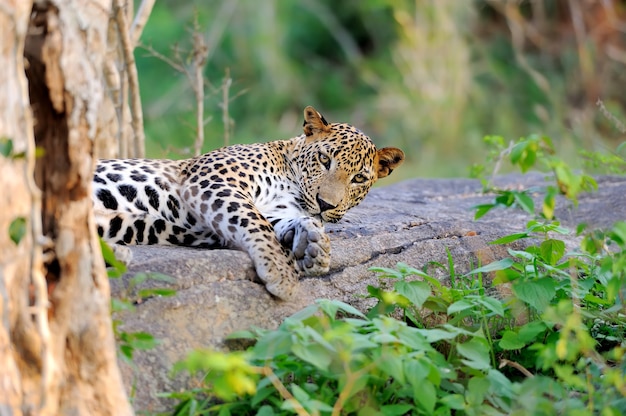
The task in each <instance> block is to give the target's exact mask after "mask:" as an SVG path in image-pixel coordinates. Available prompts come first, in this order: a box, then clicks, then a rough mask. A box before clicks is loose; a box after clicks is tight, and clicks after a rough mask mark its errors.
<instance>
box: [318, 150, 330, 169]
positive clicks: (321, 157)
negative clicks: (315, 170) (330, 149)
mask: <svg viewBox="0 0 626 416" xmlns="http://www.w3.org/2000/svg"><path fill="white" fill-rule="evenodd" d="M318 158H319V160H320V163H321V164H322V165H324V167H325V168H326V169H330V157H328V155H327V154H325V153H322V152H320V153H319V156H318Z"/></svg>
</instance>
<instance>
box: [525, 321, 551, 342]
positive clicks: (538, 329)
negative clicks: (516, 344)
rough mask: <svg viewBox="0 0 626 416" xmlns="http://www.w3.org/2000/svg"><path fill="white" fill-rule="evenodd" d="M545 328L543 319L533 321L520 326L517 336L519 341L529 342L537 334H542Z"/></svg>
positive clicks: (533, 339)
mask: <svg viewBox="0 0 626 416" xmlns="http://www.w3.org/2000/svg"><path fill="white" fill-rule="evenodd" d="M546 329H548V327H547V326H546V324H544V323H543V321H533V322H529V323H527V324H526V325H523V326H522V327H520V329H519V332H518V336H519V339H520V341H522V342H525V343H526V344H529V343H531V342H533V341H535V338H536V337H537V335H539V334H542V333H543V332H545V330H546Z"/></svg>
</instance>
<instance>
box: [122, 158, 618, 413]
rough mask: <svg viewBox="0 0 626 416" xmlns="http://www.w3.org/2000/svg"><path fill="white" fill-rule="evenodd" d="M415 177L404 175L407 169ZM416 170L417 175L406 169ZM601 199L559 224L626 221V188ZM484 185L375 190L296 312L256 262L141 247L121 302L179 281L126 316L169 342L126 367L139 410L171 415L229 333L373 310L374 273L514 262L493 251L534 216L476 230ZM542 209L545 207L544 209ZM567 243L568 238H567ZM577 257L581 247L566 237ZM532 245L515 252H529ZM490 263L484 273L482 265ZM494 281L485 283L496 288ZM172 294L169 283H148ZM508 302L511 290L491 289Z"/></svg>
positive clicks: (334, 235) (436, 183)
mask: <svg viewBox="0 0 626 416" xmlns="http://www.w3.org/2000/svg"><path fill="white" fill-rule="evenodd" d="M404 168H405V167H403V169H404ZM406 168H410V167H406ZM543 177H544V176H543V175H540V174H533V175H525V176H508V177H503V178H500V179H499V185H500V186H503V187H515V188H520V187H521V188H528V187H531V186H539V185H541V184H543V183H544V180H543ZM598 183H599V187H600V189H599V190H598V191H597V192H594V193H591V194H586V195H583V196H582V197H581V198H580V205H579V207H578V208H577V209H574V208H573V207H572V206H571V204H569V203H567V202H566V201H565V200H563V199H562V198H559V201H558V207H557V216H558V218H559V219H560V220H561V221H562V222H563V223H564V224H565V225H566V226H569V227H572V228H573V227H575V225H576V224H578V223H579V222H587V223H588V224H589V225H590V226H591V227H608V226H610V225H611V224H612V223H613V222H615V221H617V220H623V219H624V218H626V204H625V203H624V200H625V197H624V195H626V178H624V177H601V178H598ZM492 200H493V195H483V194H482V193H481V185H480V183H479V182H478V181H477V180H467V179H429V180H426V179H414V180H409V181H405V182H402V183H399V184H395V185H392V186H387V187H384V188H379V189H374V190H372V191H371V192H370V194H369V195H368V196H367V198H366V199H365V201H363V203H362V204H361V205H359V206H358V207H357V208H355V209H353V210H351V211H350V212H348V214H347V215H346V216H345V217H344V219H342V220H341V221H340V222H339V223H337V224H329V225H327V226H326V230H327V232H328V233H329V235H330V237H331V245H332V259H331V264H330V272H329V273H328V275H326V276H321V277H316V278H306V279H302V280H301V281H300V294H301V295H300V297H298V298H297V299H296V300H294V301H293V302H291V303H287V302H281V301H278V300H276V299H275V298H272V297H271V296H270V295H269V294H268V293H267V291H266V290H265V288H264V287H263V285H262V284H259V283H256V282H254V278H255V273H254V268H253V266H252V262H251V261H250V258H249V257H248V256H247V255H246V254H245V253H243V252H240V251H233V250H201V249H190V248H184V247H163V246H162V247H159V246H140V247H133V248H132V250H133V258H134V264H132V265H131V272H130V273H128V275H127V276H125V277H124V278H123V279H122V280H116V281H113V283H112V293H113V296H118V297H119V296H127V294H126V293H125V292H126V288H128V285H127V283H128V279H130V278H132V276H133V275H134V273H136V272H145V271H152V272H161V273H165V274H169V275H170V276H173V277H175V283H174V284H173V285H172V287H174V288H175V289H176V290H177V294H176V296H174V297H168V298H158V297H157V298H151V299H144V300H142V301H141V302H139V304H138V305H137V311H136V312H132V313H125V314H124V315H122V316H120V317H119V318H121V320H122V321H123V322H124V325H123V326H122V329H123V330H125V331H128V332H134V331H147V332H150V333H152V334H153V335H154V336H155V337H156V338H158V339H160V340H161V341H162V342H161V344H159V346H158V347H157V348H156V349H153V350H149V351H145V352H143V351H141V352H139V353H138V354H137V356H136V364H137V366H136V368H140V369H141V371H136V370H135V369H133V368H130V367H126V366H123V367H122V371H123V374H124V379H125V382H126V383H127V385H128V386H130V385H136V386H137V392H136V397H135V399H134V402H133V403H134V406H135V407H136V409H137V410H148V411H155V410H161V409H164V408H166V406H167V405H166V403H165V402H164V401H163V400H162V399H161V400H160V399H158V398H157V397H156V394H157V393H159V392H162V391H178V390H179V389H182V388H185V387H186V388H189V387H190V386H191V385H192V384H191V383H188V381H187V380H183V379H182V378H177V379H175V380H173V379H171V378H170V375H169V374H170V370H171V368H172V365H173V363H175V362H176V361H177V360H179V359H181V358H183V357H184V356H185V354H186V353H188V352H189V351H190V350H192V349H194V348H200V347H207V346H210V347H213V348H226V347H230V346H232V344H229V343H227V342H226V341H225V337H226V335H228V334H229V333H231V332H233V331H236V330H241V329H248V328H250V327H252V326H256V327H263V328H274V327H276V326H278V325H279V324H280V323H281V322H282V321H283V320H284V319H285V317H287V316H289V315H290V314H292V313H294V312H295V311H297V310H299V309H301V308H303V307H305V306H306V305H309V304H310V303H311V302H313V301H314V299H316V298H326V299H339V300H342V301H344V302H348V303H350V304H352V305H353V306H355V307H357V308H359V309H361V310H366V309H367V308H369V307H371V306H372V305H373V303H372V300H371V299H365V298H364V297H363V296H362V295H364V294H366V293H367V285H379V284H380V282H379V281H378V280H377V278H376V276H375V274H374V273H373V272H371V271H369V268H370V267H373V266H382V267H395V265H396V264H397V263H398V262H404V263H407V264H409V265H411V266H413V267H416V268H418V269H421V268H422V267H424V266H427V265H428V264H431V262H438V263H440V264H443V265H445V266H447V264H448V252H447V250H449V252H450V254H451V255H452V258H453V260H454V264H455V270H456V273H457V274H458V275H460V274H463V273H466V272H468V271H469V270H470V267H471V266H472V265H473V266H474V267H475V266H477V265H478V264H483V265H485V264H488V263H490V262H492V261H495V260H499V259H501V258H503V257H506V256H507V250H506V249H507V247H504V246H498V245H490V244H489V242H490V241H493V240H495V239H497V238H500V237H502V236H504V235H507V234H512V233H516V232H521V231H524V227H525V224H526V222H527V221H528V220H529V216H528V215H526V214H524V213H523V212H521V211H516V210H506V211H505V210H500V209H498V210H495V211H494V212H491V213H489V214H488V215H487V216H486V217H484V218H483V219H481V220H479V221H473V211H472V210H471V207H472V206H474V205H478V204H484V203H488V202H490V201H492ZM536 202H537V203H539V200H537V201H536ZM559 238H560V237H559ZM563 238H565V239H566V241H567V243H568V246H569V247H568V248H570V249H573V248H575V247H576V245H577V244H578V239H577V238H576V237H575V236H573V235H570V236H565V237H563ZM523 244H527V242H526V241H519V242H516V243H514V244H512V245H510V246H509V247H512V248H515V249H520V248H522V245H523ZM479 262H480V263H479ZM429 272H430V273H431V275H433V276H435V277H437V278H439V279H441V281H442V282H443V283H444V284H445V283H448V282H447V280H448V275H447V273H446V271H445V270H443V269H442V268H438V267H430V268H429ZM489 282H490V276H489V275H488V274H486V275H485V276H484V284H485V286H486V287H488V288H489V286H490V283H489ZM147 285H150V286H152V287H155V286H156V287H163V286H164V285H165V284H164V283H163V282H158V281H156V282H148V283H147ZM491 290H492V291H493V292H492V293H493V294H494V295H496V296H502V297H504V296H506V295H507V288H506V287H505V286H496V287H494V288H492V289H491Z"/></svg>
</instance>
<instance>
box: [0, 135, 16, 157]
mask: <svg viewBox="0 0 626 416" xmlns="http://www.w3.org/2000/svg"><path fill="white" fill-rule="evenodd" d="M11 154H13V140H11V139H9V138H8V137H0V155H2V156H4V157H9V156H11Z"/></svg>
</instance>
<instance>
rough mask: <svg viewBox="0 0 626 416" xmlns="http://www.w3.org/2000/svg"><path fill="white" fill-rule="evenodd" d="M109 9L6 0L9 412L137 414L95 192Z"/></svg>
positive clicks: (3, 160) (2, 77)
mask: <svg viewBox="0 0 626 416" xmlns="http://www.w3.org/2000/svg"><path fill="white" fill-rule="evenodd" d="M110 9H111V5H110V1H107V0H92V1H89V2H83V1H79V0H64V1H61V0H58V1H53V0H51V1H45V0H44V1H37V2H36V3H35V4H34V5H33V3H32V2H28V1H26V0H18V1H11V0H9V1H8V3H7V1H3V2H0V40H1V41H2V45H1V46H2V54H3V56H2V62H3V64H2V65H1V66H0V96H1V97H3V99H2V100H1V101H0V121H1V122H0V137H7V138H9V139H11V140H12V143H13V144H14V147H15V148H14V150H13V152H12V154H11V155H8V156H6V157H3V156H0V182H1V183H2V193H3V194H4V195H7V197H8V204H7V205H4V203H3V209H2V211H0V250H1V251H0V252H1V254H2V256H1V258H0V272H1V275H0V317H1V318H2V321H1V322H2V326H1V327H0V414H2V415H4V414H14V415H21V414H25V415H31V414H32V415H35V414H36V415H57V414H72V415H105V414H112V415H113V414H114V415H125V414H132V410H131V408H130V405H129V402H128V400H127V397H126V393H125V391H124V388H123V385H122V381H121V376H120V372H119V369H118V367H117V361H116V353H115V351H116V350H115V343H114V339H113V333H112V327H111V319H110V315H109V306H110V300H109V284H108V279H107V276H106V272H105V269H104V264H103V262H102V258H101V255H100V248H99V244H98V240H97V237H96V235H95V232H94V230H95V227H94V220H93V215H92V212H91V209H92V208H91V206H92V203H91V198H90V186H91V178H92V170H93V165H94V161H93V158H92V147H93V145H92V142H93V139H94V137H95V133H96V125H97V119H98V112H99V108H100V103H101V101H102V96H103V90H102V62H103V57H104V55H105V53H106V31H107V25H108V21H109V14H110ZM31 10H32V13H31ZM29 17H30V20H29ZM24 58H25V59H24ZM24 61H25V62H26V64H24ZM26 78H28V83H27V81H26ZM29 94H30V105H31V107H32V115H33V116H34V123H33V118H30V117H31V113H30V111H31V109H29ZM35 146H36V147H37V149H38V153H39V155H38V156H37V157H35ZM39 149H40V150H39ZM35 183H36V185H35ZM15 218H24V220H25V221H24V223H25V230H26V234H25V236H24V237H23V238H22V239H21V240H19V241H18V242H17V243H15V242H14V241H12V240H11V239H10V238H9V232H8V229H9V226H10V224H11V223H12V221H14V220H15Z"/></svg>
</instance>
